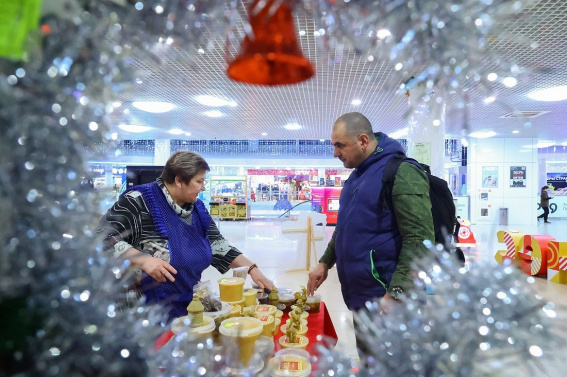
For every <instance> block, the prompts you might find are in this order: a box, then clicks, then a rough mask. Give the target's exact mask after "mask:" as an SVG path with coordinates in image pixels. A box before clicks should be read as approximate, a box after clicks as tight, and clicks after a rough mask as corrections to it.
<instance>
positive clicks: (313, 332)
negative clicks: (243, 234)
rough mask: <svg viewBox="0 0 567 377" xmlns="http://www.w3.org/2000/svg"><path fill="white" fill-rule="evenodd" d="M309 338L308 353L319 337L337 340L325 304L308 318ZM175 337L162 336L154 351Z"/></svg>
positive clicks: (170, 333) (278, 336)
mask: <svg viewBox="0 0 567 377" xmlns="http://www.w3.org/2000/svg"><path fill="white" fill-rule="evenodd" d="M288 318H289V316H288V314H287V313H286V314H284V315H283V317H282V322H281V324H280V326H281V325H283V324H285V321H287V320H288ZM307 328H308V330H307V334H306V335H307V338H309V344H308V345H307V351H308V352H309V353H312V349H313V346H314V345H315V343H316V342H317V336H318V335H324V336H327V337H328V338H329V339H330V340H331V341H333V340H334V341H335V342H336V340H337V333H336V331H335V326H333V321H331V317H330V316H329V311H328V310H327V307H326V305H325V303H324V302H321V309H320V311H319V313H311V314H309V317H307ZM282 335H283V334H282V332H281V331H279V332H278V335H276V336H275V337H274V344H275V349H276V351H277V350H279V349H280V343H279V338H280V337H281V336H282ZM172 337H173V332H172V331H171V330H169V331H167V332H166V333H164V334H162V335H161V336H160V337H159V338H158V339H157V340H156V342H155V343H154V350H158V349H160V348H161V347H163V346H164V345H165V344H166V343H167V342H169V340H170V339H171V338H172Z"/></svg>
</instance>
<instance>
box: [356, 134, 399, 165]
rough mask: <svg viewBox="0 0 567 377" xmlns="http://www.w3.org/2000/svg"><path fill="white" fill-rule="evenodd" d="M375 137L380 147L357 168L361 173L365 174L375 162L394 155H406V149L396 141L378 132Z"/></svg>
mask: <svg viewBox="0 0 567 377" xmlns="http://www.w3.org/2000/svg"><path fill="white" fill-rule="evenodd" d="M374 135H375V136H376V139H377V140H378V145H377V146H376V149H375V150H374V153H372V154H371V155H370V156H368V158H367V159H366V160H364V162H363V163H362V164H360V166H359V167H358V168H356V170H357V171H358V172H359V173H362V172H364V171H365V170H366V169H368V167H369V166H371V165H372V164H373V163H374V162H376V161H378V160H380V159H382V158H384V157H387V156H391V155H393V154H405V151H404V148H403V147H402V145H401V144H400V143H399V142H398V141H397V140H396V139H392V138H391V137H389V136H388V135H386V134H385V133H382V132H376V133H375V134H374Z"/></svg>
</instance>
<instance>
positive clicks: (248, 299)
mask: <svg viewBox="0 0 567 377" xmlns="http://www.w3.org/2000/svg"><path fill="white" fill-rule="evenodd" d="M252 305H256V289H254V288H247V289H245V290H244V306H252Z"/></svg>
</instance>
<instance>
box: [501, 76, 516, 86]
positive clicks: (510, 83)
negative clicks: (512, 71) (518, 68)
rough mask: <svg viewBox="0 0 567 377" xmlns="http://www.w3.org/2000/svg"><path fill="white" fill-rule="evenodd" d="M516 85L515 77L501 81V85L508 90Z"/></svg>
mask: <svg viewBox="0 0 567 377" xmlns="http://www.w3.org/2000/svg"><path fill="white" fill-rule="evenodd" d="M517 83H518V80H516V78H515V77H504V78H503V79H502V84H503V85H504V86H506V87H508V88H513V87H515V86H516V84H517Z"/></svg>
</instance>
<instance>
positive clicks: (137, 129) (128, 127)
mask: <svg viewBox="0 0 567 377" xmlns="http://www.w3.org/2000/svg"><path fill="white" fill-rule="evenodd" d="M118 128H120V129H121V130H124V131H127V132H134V133H142V132H146V131H149V130H150V129H151V127H148V126H140V125H138V124H120V125H119V126H118Z"/></svg>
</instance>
